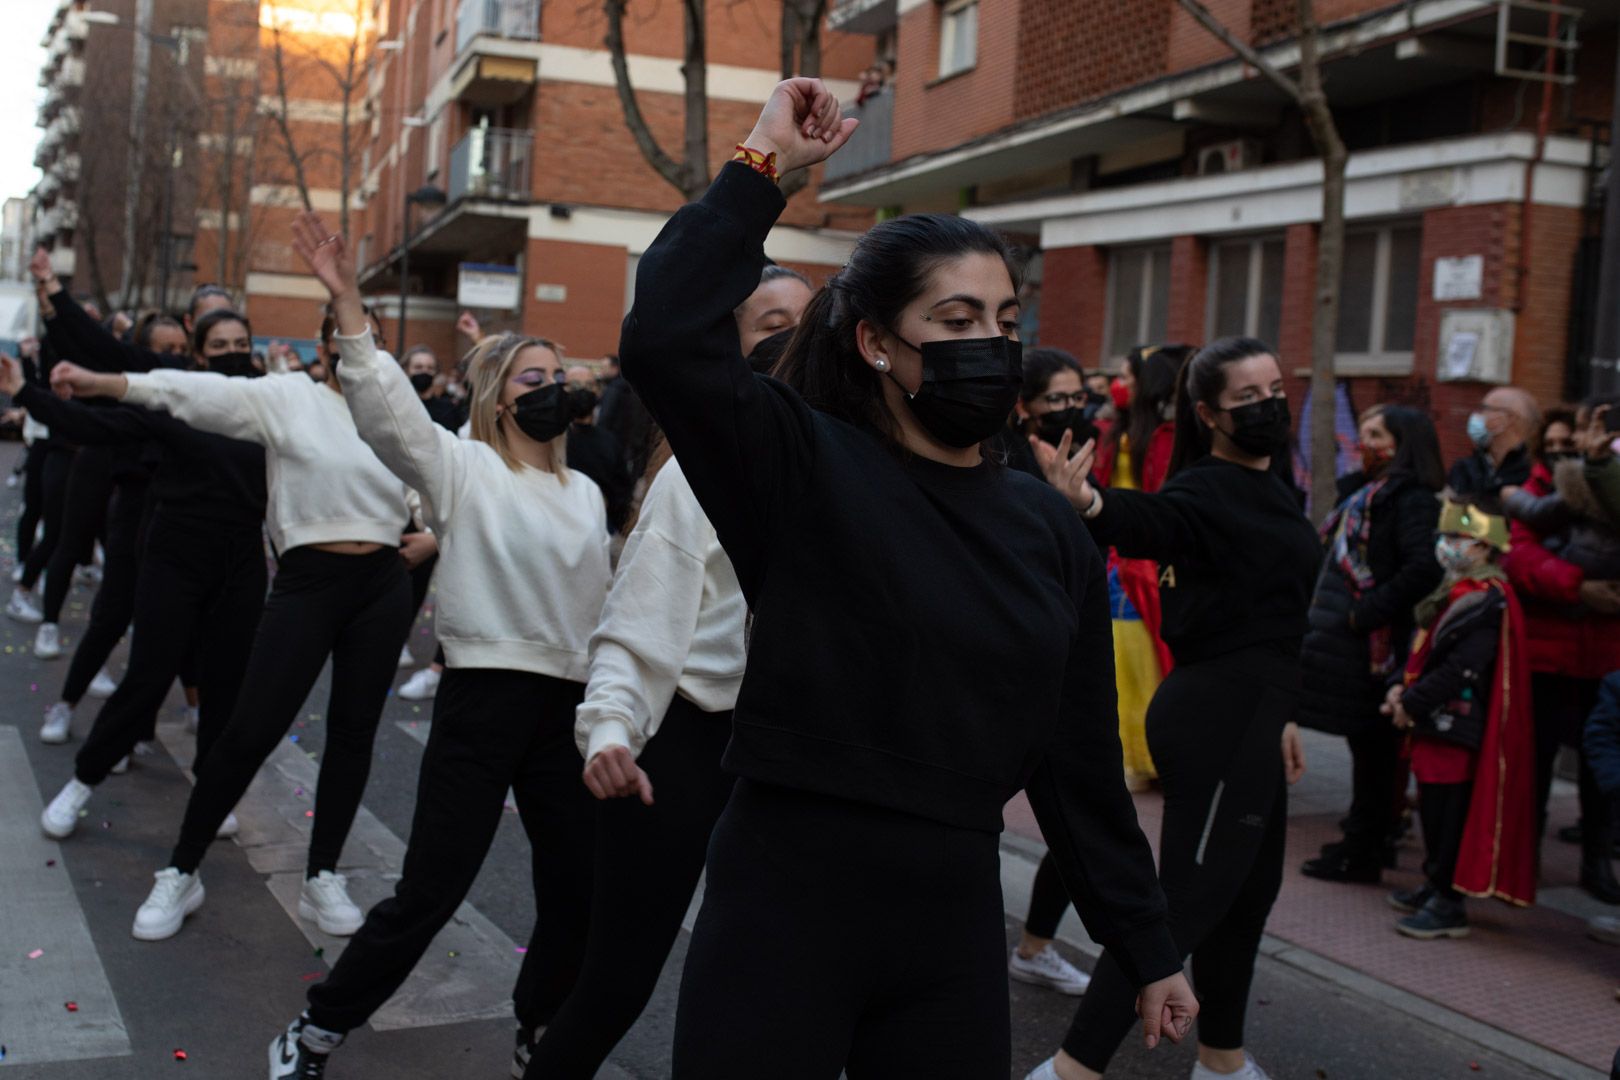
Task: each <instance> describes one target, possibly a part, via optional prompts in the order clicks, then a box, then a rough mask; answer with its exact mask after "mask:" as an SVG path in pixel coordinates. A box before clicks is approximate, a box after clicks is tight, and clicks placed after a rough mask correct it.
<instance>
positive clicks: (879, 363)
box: [872, 356, 889, 371]
mask: <svg viewBox="0 0 1620 1080" xmlns="http://www.w3.org/2000/svg"><path fill="white" fill-rule="evenodd" d="M872 366H873V367H875V368H877V369H878V370H879V371H888V370H889V362H888V361H887V360H885V359H883V357H881V356H880V357H878V358H877V359H876V360H874V361H872Z"/></svg>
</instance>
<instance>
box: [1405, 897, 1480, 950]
mask: <svg viewBox="0 0 1620 1080" xmlns="http://www.w3.org/2000/svg"><path fill="white" fill-rule="evenodd" d="M1395 931H1396V933H1398V934H1401V935H1403V936H1405V937H1409V938H1417V939H1418V940H1420V941H1432V940H1434V939H1435V938H1460V937H1467V936H1468V915H1467V913H1466V912H1465V911H1464V909H1463V902H1462V901H1461V900H1452V899H1449V898H1447V897H1445V896H1442V895H1440V894H1439V893H1435V894H1434V895H1433V896H1431V897H1429V901H1428V903H1426V904H1424V905H1423V908H1422V909H1421V910H1420V911H1418V912H1417V914H1415V915H1408V916H1407V917H1406V918H1404V919H1402V920H1401V921H1400V922H1398V923H1396V924H1395Z"/></svg>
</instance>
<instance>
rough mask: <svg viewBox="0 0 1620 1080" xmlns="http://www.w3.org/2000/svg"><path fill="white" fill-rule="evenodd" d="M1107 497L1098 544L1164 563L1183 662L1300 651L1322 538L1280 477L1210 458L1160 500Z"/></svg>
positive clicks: (1171, 624)
mask: <svg viewBox="0 0 1620 1080" xmlns="http://www.w3.org/2000/svg"><path fill="white" fill-rule="evenodd" d="M1102 500H1103V504H1102V510H1101V512H1100V513H1098V515H1097V516H1096V517H1094V518H1092V519H1091V521H1090V522H1089V524H1090V526H1091V535H1092V536H1093V537H1095V538H1096V541H1097V543H1098V544H1100V545H1102V546H1104V547H1109V546H1112V547H1114V548H1117V549H1118V550H1119V553H1120V554H1121V555H1123V556H1125V557H1126V558H1128V559H1152V560H1153V561H1154V562H1157V563H1158V564H1159V598H1160V604H1161V607H1162V611H1163V616H1164V624H1163V627H1162V635H1163V637H1164V643H1165V644H1166V645H1168V646H1170V652H1171V653H1172V654H1173V655H1174V656H1175V658H1176V663H1178V664H1189V663H1196V662H1197V661H1200V660H1208V659H1211V658H1213V657H1217V656H1221V655H1223V654H1225V653H1229V652H1232V651H1234V650H1237V649H1242V648H1247V647H1249V646H1251V645H1263V644H1276V645H1280V646H1282V647H1283V648H1284V649H1286V650H1287V652H1288V653H1289V654H1290V655H1296V656H1297V655H1298V653H1299V645H1300V642H1301V640H1303V638H1304V637H1305V630H1306V622H1305V618H1306V612H1307V611H1308V610H1309V608H1310V604H1311V592H1312V591H1313V589H1314V588H1315V585H1316V575H1317V572H1318V571H1319V570H1320V568H1321V565H1322V542H1321V540H1320V538H1318V536H1317V535H1316V530H1315V529H1314V528H1312V527H1311V523H1310V522H1309V521H1307V520H1306V518H1305V515H1304V514H1302V513H1301V512H1300V509H1299V500H1298V498H1296V496H1295V494H1294V493H1293V492H1292V491H1290V490H1289V488H1288V486H1287V485H1286V484H1284V483H1283V482H1282V481H1281V480H1279V479H1278V478H1277V477H1276V475H1275V474H1273V473H1271V472H1269V471H1261V470H1257V469H1248V468H1244V467H1243V466H1242V465H1237V464H1234V463H1233V462H1230V461H1224V460H1222V459H1221V458H1217V457H1213V456H1209V457H1204V458H1201V459H1199V460H1198V461H1195V462H1194V463H1193V464H1192V465H1191V466H1189V467H1187V468H1185V469H1183V470H1182V471H1181V472H1179V473H1177V474H1176V475H1175V476H1173V477H1171V479H1170V480H1169V481H1168V482H1166V484H1165V485H1164V487H1163V488H1161V489H1160V490H1159V491H1158V492H1157V493H1156V494H1151V495H1150V494H1147V493H1145V492H1141V491H1122V490H1109V491H1107V492H1104V493H1103V495H1102Z"/></svg>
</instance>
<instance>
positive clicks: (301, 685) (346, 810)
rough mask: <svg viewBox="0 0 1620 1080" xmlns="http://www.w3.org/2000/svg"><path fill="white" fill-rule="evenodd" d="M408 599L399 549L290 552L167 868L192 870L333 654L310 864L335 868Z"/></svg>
mask: <svg viewBox="0 0 1620 1080" xmlns="http://www.w3.org/2000/svg"><path fill="white" fill-rule="evenodd" d="M410 604H411V585H410V579H409V578H408V577H407V576H406V574H405V564H404V563H403V562H402V561H400V557H399V552H398V551H396V550H395V549H394V548H383V549H381V550H379V551H374V552H372V553H371V554H369V555H338V554H334V553H333V552H329V551H319V550H317V549H315V548H312V547H299V548H294V549H293V550H291V551H288V552H285V553H283V554H282V556H281V563H280V565H279V566H278V567H277V569H276V576H275V580H274V581H273V582H272V583H271V586H270V597H269V599H267V600H266V601H265V602H264V614H263V616H262V617H261V618H260V619H259V630H258V634H257V635H256V636H255V637H254V640H253V652H252V655H251V656H250V658H249V659H248V665H247V671H246V672H245V673H244V674H243V676H242V691H241V694H240V696H239V697H238V698H237V701H236V709H235V711H233V712H232V713H231V719H230V722H229V723H228V724H227V725H226V727H225V730H224V731H223V732H221V733H220V736H219V741H218V742H217V743H216V744H215V745H214V749H213V751H212V756H211V758H210V760H209V762H208V767H207V768H206V769H204V770H202V771H201V772H200V773H198V774H197V786H196V787H194V788H192V790H191V799H190V801H189V802H188V803H187V804H186V816H185V821H184V822H183V823H182V824H181V826H180V840H179V842H178V843H177V844H176V845H175V848H174V855H173V857H172V858H170V860H169V865H171V866H174V867H176V868H178V869H179V870H181V871H182V872H184V873H188V874H189V873H193V872H195V871H196V869H197V866H198V865H199V864H200V863H201V862H202V860H203V855H204V854H206V853H207V851H208V845H209V844H211V843H213V841H214V837H215V835H216V834H217V833H218V832H219V826H220V823H221V822H223V821H224V820H225V815H226V814H229V813H230V812H231V810H232V808H234V807H235V806H236V803H237V801H238V800H239V799H241V798H242V794H243V792H245V791H247V788H248V785H249V784H250V783H252V782H253V777H254V774H255V773H257V772H258V771H259V766H260V765H263V764H264V761H265V759H266V758H268V757H269V756H270V753H271V751H273V750H274V749H275V748H276V744H277V743H279V742H280V741H281V739H282V738H283V737H284V736H285V735H286V734H287V731H288V729H289V728H291V727H292V723H293V720H294V719H295V718H297V716H298V710H299V709H300V708H301V707H302V706H303V704H304V700H305V699H306V698H307V697H309V692H310V690H311V688H313V687H314V685H315V680H316V679H318V678H319V677H320V674H321V668H323V667H324V666H325V665H326V658H327V657H328V656H330V657H331V658H332V693H331V697H330V699H329V700H328V701H327V705H326V747H325V751H324V753H322V755H321V774H320V781H319V783H318V784H317V786H316V789H315V825H314V829H313V830H312V833H311V836H310V841H309V863H308V872H309V876H310V877H314V876H315V875H316V874H318V873H320V872H321V871H322V870H336V869H337V862H338V856H339V855H341V854H342V852H343V842H344V841H345V840H346V839H348V836H349V826H350V825H352V824H354V815H355V814H356V813H358V812H359V810H360V797H361V796H362V795H364V794H365V790H366V780H367V778H369V777H370V775H371V744H372V741H373V740H374V739H375V738H376V736H377V724H378V723H379V722H380V721H381V720H382V710H383V701H384V699H386V698H387V696H388V688H389V686H390V685H392V683H393V681H394V670H395V668H396V666H397V665H398V663H399V648H400V645H401V643H402V642H404V640H405V634H406V631H408V630H409V629H410V625H411V609H410ZM139 640H140V634H139V633H138V632H137V634H136V641H139ZM207 701H208V698H207V694H206V691H205V692H204V696H203V703H204V704H207Z"/></svg>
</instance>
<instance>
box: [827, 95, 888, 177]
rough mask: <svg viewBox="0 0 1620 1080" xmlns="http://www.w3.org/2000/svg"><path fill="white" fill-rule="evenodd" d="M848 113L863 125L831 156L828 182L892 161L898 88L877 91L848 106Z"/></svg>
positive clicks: (828, 162)
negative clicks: (858, 103) (891, 153)
mask: <svg viewBox="0 0 1620 1080" xmlns="http://www.w3.org/2000/svg"><path fill="white" fill-rule="evenodd" d="M844 115H845V116H854V117H857V118H859V119H860V122H861V125H860V127H858V128H856V129H855V134H853V135H851V136H850V137H849V142H848V143H846V144H844V148H843V149H842V150H840V151H838V153H836V154H834V155H833V156H832V157H830V158H828V159H827V166H826V170H827V171H826V175H825V176H824V178H823V180H822V183H825V184H831V183H833V182H835V181H839V180H847V179H848V178H849V177H851V176H859V175H861V174H862V173H865V172H871V171H872V170H873V169H880V168H882V167H883V166H885V165H887V164H888V163H889V148H890V145H891V143H892V142H893V139H894V87H892V86H891V87H888V88H886V89H884V90H882V91H881V92H879V93H876V94H873V95H872V96H871V97H869V98H867V99H866V102H865V103H864V104H861V105H849V106H847V107H845V109H844Z"/></svg>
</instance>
